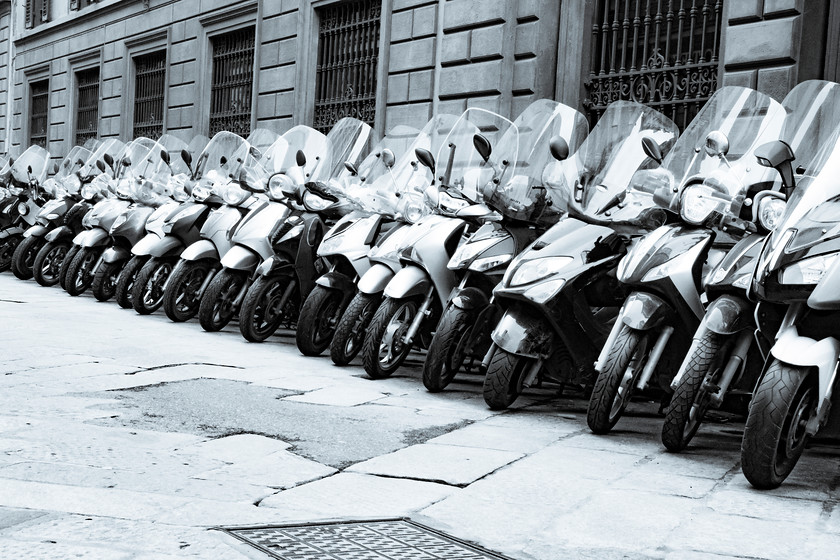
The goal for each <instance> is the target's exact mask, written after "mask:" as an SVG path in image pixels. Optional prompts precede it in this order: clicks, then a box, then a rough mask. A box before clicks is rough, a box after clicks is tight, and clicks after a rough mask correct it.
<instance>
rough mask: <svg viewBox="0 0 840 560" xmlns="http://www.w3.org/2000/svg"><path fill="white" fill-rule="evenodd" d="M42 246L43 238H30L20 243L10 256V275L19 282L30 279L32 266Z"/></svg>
mask: <svg viewBox="0 0 840 560" xmlns="http://www.w3.org/2000/svg"><path fill="white" fill-rule="evenodd" d="M43 246H44V238H43V237H35V236H34V235H33V236H30V237H27V238H25V239H24V240H23V241H21V242H20V243H19V244H18V246H17V247H16V248H15V252H14V254H13V255H12V273H14V275H15V276H17V277H18V278H20V279H21V280H29V279H30V278H32V265H33V264H34V263H35V257H36V256H37V255H38V251H40V250H41V247H43Z"/></svg>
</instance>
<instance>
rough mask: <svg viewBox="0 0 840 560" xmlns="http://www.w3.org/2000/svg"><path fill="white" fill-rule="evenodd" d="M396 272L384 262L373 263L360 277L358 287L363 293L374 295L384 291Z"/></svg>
mask: <svg viewBox="0 0 840 560" xmlns="http://www.w3.org/2000/svg"><path fill="white" fill-rule="evenodd" d="M394 274H395V272H394V271H393V270H392V269H391V267H390V266H387V265H384V264H382V263H373V265H372V266H371V267H370V268H369V269H368V271H367V272H365V274H364V276H362V277H361V278H359V284H358V288H359V291H360V292H361V293H363V294H368V295H373V294H379V293H382V291H383V290H385V287H386V286H387V285H388V282H390V281H391V279H392V278H393V277H394Z"/></svg>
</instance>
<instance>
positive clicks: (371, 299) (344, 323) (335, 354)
mask: <svg viewBox="0 0 840 560" xmlns="http://www.w3.org/2000/svg"><path fill="white" fill-rule="evenodd" d="M381 302H382V296H381V294H366V293H364V292H359V293H357V294H356V295H355V297H353V299H352V300H351V301H350V305H348V306H347V309H345V310H344V314H343V315H342V316H341V320H340V321H339V322H338V327H336V329H335V335H334V336H333V339H332V342H331V343H330V358H331V359H332V361H333V363H334V364H335V365H337V366H346V365H347V364H349V363H350V362H352V361H353V358H355V357H356V355H358V353H359V350H361V349H362V342H363V341H364V339H365V332H366V331H367V328H368V325H370V321H371V319H372V318H373V314H374V313H376V310H377V308H378V307H379V304H380V303H381Z"/></svg>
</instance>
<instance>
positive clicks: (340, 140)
mask: <svg viewBox="0 0 840 560" xmlns="http://www.w3.org/2000/svg"><path fill="white" fill-rule="evenodd" d="M376 140H377V139H376V134H375V133H374V132H373V129H372V128H371V127H370V125H368V124H366V123H364V122H362V121H360V120H358V119H354V118H352V117H344V118H343V119H341V120H340V121H338V122H337V123H336V124H335V126H333V127H332V129H331V130H330V132H329V134H327V153H326V155H325V157H324V159H323V161H322V162H321V163H319V164H318V166H317V167H316V168H315V170H314V171H313V172H312V175H311V176H310V177H309V180H310V181H313V182H317V183H326V182H327V181H328V180H329V179H330V178H331V177H336V176H338V175H339V174H340V173H341V172H342V171H344V170H345V168H344V162H345V161H349V162H350V163H352V164H353V165H355V166H357V167H358V166H359V164H360V163H361V162H362V161H363V160H364V159H365V157H366V156H367V155H368V154H369V153H370V150H371V148H372V147H373V145H374V144H375V143H376ZM308 157H309V156H307V158H308ZM307 161H308V160H307Z"/></svg>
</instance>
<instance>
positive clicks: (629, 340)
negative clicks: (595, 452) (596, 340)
mask: <svg viewBox="0 0 840 560" xmlns="http://www.w3.org/2000/svg"><path fill="white" fill-rule="evenodd" d="M647 335H648V333H647V331H637V330H636V329H631V328H630V327H628V326H627V325H622V327H621V331H619V333H618V336H617V337H616V339H615V343H614V344H613V347H612V348H611V349H610V353H609V354H608V355H607V359H606V363H605V364H604V366H603V369H602V370H601V373H599V374H598V378H597V379H596V380H595V387H594V388H593V389H592V395H591V396H590V397H589V407H588V408H587V411H586V423H587V424H588V425H589V429H590V430H592V432H593V433H596V434H606V433H608V432H609V431H610V430H612V429H613V427H614V426H615V424H616V422H618V420H619V419H620V418H621V415H622V414H623V413H624V409H625V408H627V404H628V403H629V402H630V397H631V396H632V395H633V390H634V389H635V387H636V382H637V381H638V379H639V375H640V374H641V372H642V369H644V368H643V364H644V361H645V358H646V357H647V353H648V349H647V339H648V336H647ZM630 367H632V368H633V372H632V375H631V376H630V377H629V378H627V379H625V378H624V377H625V375H624V374H625V372H626V371H627V370H628V368H630Z"/></svg>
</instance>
